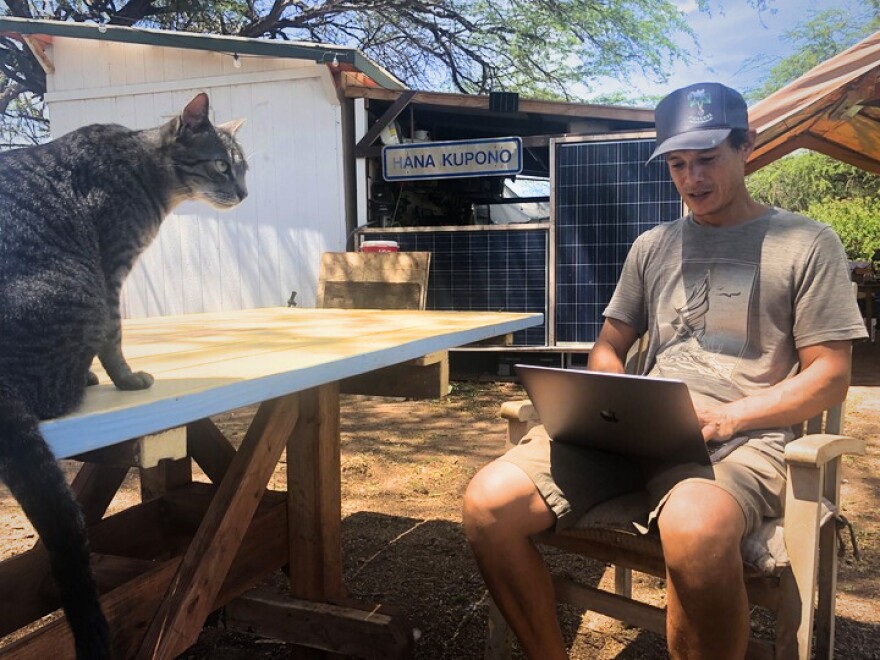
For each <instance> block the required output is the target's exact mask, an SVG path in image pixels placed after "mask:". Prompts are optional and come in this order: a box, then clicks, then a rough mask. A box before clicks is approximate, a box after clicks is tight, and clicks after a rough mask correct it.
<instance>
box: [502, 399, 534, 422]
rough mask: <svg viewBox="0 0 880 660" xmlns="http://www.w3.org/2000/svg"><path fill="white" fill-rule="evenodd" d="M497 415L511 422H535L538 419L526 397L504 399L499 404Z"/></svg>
mask: <svg viewBox="0 0 880 660" xmlns="http://www.w3.org/2000/svg"><path fill="white" fill-rule="evenodd" d="M499 415H501V417H503V418H504V419H506V420H509V421H513V422H537V421H539V420H540V418H539V417H538V412H537V411H536V410H535V406H533V405H532V402H531V401H529V400H528V399H522V400H521V401H505V402H504V403H502V404H501V411H500V412H499Z"/></svg>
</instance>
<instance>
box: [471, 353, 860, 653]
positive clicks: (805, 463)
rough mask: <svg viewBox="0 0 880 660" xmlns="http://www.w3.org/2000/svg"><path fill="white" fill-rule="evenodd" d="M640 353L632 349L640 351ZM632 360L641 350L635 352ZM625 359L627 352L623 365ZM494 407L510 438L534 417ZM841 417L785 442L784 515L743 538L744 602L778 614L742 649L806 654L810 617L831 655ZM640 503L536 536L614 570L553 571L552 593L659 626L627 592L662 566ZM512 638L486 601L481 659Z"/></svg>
mask: <svg viewBox="0 0 880 660" xmlns="http://www.w3.org/2000/svg"><path fill="white" fill-rule="evenodd" d="M643 354H644V351H640V352H639V356H641V355H643ZM638 361H640V357H637V358H636V359H635V362H638ZM632 363H633V360H629V361H628V366H629V365H630V364H632ZM501 416H502V417H503V418H504V419H506V420H507V421H508V435H507V443H508V446H512V445H514V444H516V443H518V442H519V440H520V439H521V438H522V436H523V435H524V434H525V433H526V432H527V431H528V430H529V429H530V428H532V427H533V426H535V425H536V424H538V423H540V422H539V419H538V416H537V414H536V412H535V409H534V407H533V406H532V405H531V403H530V402H529V401H528V400H525V401H509V402H506V403H504V404H503V405H502V407H501ZM842 424H843V404H841V405H839V406H836V407H834V408H833V409H830V410H828V411H826V412H825V413H823V414H822V415H819V416H817V417H815V418H813V419H810V420H809V421H807V422H806V423H805V424H804V425H803V429H802V431H801V434H800V437H799V438H798V439H796V440H794V441H792V442H790V443H789V444H788V445H787V446H786V448H785V462H786V465H787V472H788V486H787V491H786V499H785V517H784V519H772V520H771V519H767V520H765V521H764V524H763V525H762V527H761V528H760V529H759V530H757V531H756V532H755V533H754V534H752V535H750V536H749V537H747V538H746V539H744V540H743V544H742V550H743V558H744V561H745V563H746V566H745V575H746V588H747V590H748V595H749V601H750V602H751V603H752V604H754V605H759V606H762V607H766V608H768V609H770V610H773V611H774V612H775V615H776V634H775V640H774V642H772V643H771V642H767V641H766V640H756V639H754V638H753V639H750V640H749V648H748V657H749V658H776V659H778V660H781V659H783V658H786V659H787V658H799V659H802V660H806V659H807V658H809V657H810V647H811V641H812V633H813V620H814V616H815V621H816V630H815V633H816V656H815V657H817V658H831V657H832V656H833V654H834V605H835V595H836V588H837V549H836V547H835V546H836V543H835V541H836V527H837V524H842V522H844V521H845V520H844V519H843V518H842V516H840V515H839V514H838V513H837V506H838V502H839V496H840V463H841V460H840V458H841V456H842V455H844V454H863V453H864V451H865V445H864V442H863V441H862V440H859V439H856V438H850V437H846V436H843V435H840V431H841V427H842ZM647 510H648V502H647V495H646V494H644V493H635V494H631V495H626V496H623V497H619V498H616V499H613V500H610V501H609V502H606V503H603V504H601V505H599V506H598V507H596V508H595V509H593V510H592V511H590V512H589V513H588V514H587V515H585V516H584V517H583V518H582V519H581V520H580V521H578V523H577V524H576V525H575V526H574V527H573V528H571V529H567V530H564V531H561V532H544V533H542V534H540V535H538V536H536V537H535V541H536V542H537V543H538V544H539V545H542V544H543V545H549V546H554V547H557V548H560V549H562V550H565V551H567V552H572V553H576V554H579V555H583V556H586V557H589V558H592V559H595V560H596V561H599V562H604V563H606V564H608V565H609V567H612V568H613V570H614V592H613V593H612V592H610V591H606V590H603V589H599V588H596V587H592V586H587V585H585V584H580V583H578V582H577V581H575V580H572V579H568V578H563V577H559V576H554V578H553V583H554V587H555V590H556V598H557V600H558V601H560V602H564V603H569V604H571V605H575V606H577V607H581V608H583V609H585V610H593V611H595V612H599V613H601V614H605V615H606V616H610V617H613V618H615V619H618V620H621V621H624V622H626V623H628V624H630V625H633V626H636V627H639V628H645V629H647V630H651V631H653V632H656V633H659V634H661V635H662V634H665V626H666V613H665V611H664V610H663V609H661V608H658V607H655V606H653V605H649V604H647V603H642V602H639V601H637V600H635V599H633V598H632V571H633V570H636V571H641V572H643V573H648V574H651V575H655V576H658V577H665V575H666V572H665V565H664V562H663V548H662V547H661V544H660V539H659V536H658V535H657V534H656V533H653V534H649V535H647V536H645V535H640V534H638V533H637V532H636V531H635V530H634V529H633V526H632V524H631V523H630V521H632V520H637V519H639V516H640V515H641V517H644V513H645V512H647ZM836 523H837V524H836ZM817 592H818V606H817V607H816V608H815V612H814V603H815V602H816V595H817ZM512 640H513V635H512V632H511V630H510V628H509V627H508V626H507V623H506V621H505V620H504V618H503V617H502V616H501V613H500V611H499V610H498V608H497V607H496V606H495V603H494V602H490V606H489V634H488V639H487V643H486V652H485V657H486V658H487V660H488V659H500V658H507V657H509V655H510V650H511V643H512Z"/></svg>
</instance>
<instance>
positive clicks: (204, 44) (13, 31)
mask: <svg viewBox="0 0 880 660" xmlns="http://www.w3.org/2000/svg"><path fill="white" fill-rule="evenodd" d="M0 35H6V36H11V37H15V38H20V39H22V40H23V41H26V42H28V45H29V46H30V47H31V49H34V48H38V49H39V48H40V47H41V45H45V44H48V43H51V41H52V38H53V37H66V38H71V39H94V40H98V41H118V42H123V43H134V44H143V45H147V46H165V47H167V48H184V49H190V50H208V51H214V52H221V53H228V54H230V55H235V54H238V55H259V56H263V57H281V58H292V59H300V60H312V61H314V62H317V63H319V64H322V63H323V64H328V65H329V64H331V63H332V62H334V60H335V62H336V63H337V65H338V67H339V68H340V69H341V70H347V71H358V72H360V73H362V74H364V75H365V76H366V77H367V78H368V79H369V80H370V81H371V82H372V83H373V84H376V85H378V86H380V87H385V88H388V89H405V87H406V85H404V84H403V83H402V82H400V81H399V80H398V79H397V78H395V77H394V76H393V75H391V74H390V73H389V72H388V71H386V70H385V69H383V68H382V67H381V66H379V65H378V64H376V63H375V62H373V61H372V60H370V59H368V58H367V57H366V56H365V55H364V54H363V53H361V52H360V51H359V50H358V49H357V48H354V47H351V46H335V45H330V44H316V43H310V42H304V41H281V40H271V39H247V38H244V37H233V36H226V35H214V34H197V33H193V32H173V31H170V30H148V29H143V28H131V27H123V26H119V25H96V24H94V23H72V22H65V21H47V20H37V19H28V18H13V17H8V16H4V17H0ZM35 54H36V55H37V57H38V58H39V57H40V54H39V53H35Z"/></svg>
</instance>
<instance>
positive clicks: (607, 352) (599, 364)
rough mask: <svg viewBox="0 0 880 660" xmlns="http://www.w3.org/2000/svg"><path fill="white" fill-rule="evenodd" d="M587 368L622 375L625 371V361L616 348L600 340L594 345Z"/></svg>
mask: <svg viewBox="0 0 880 660" xmlns="http://www.w3.org/2000/svg"><path fill="white" fill-rule="evenodd" d="M587 368H588V369H590V370H592V371H605V372H608V373H615V374H622V373H623V372H624V371H625V366H624V364H623V360H622V359H621V357H620V356H619V355H618V354H617V351H615V350H614V347H613V346H612V345H611V344H609V343H608V342H605V341H602V339H601V338H600V339H599V340H598V341H596V343H595V344H594V345H593V348H592V350H591V351H590V357H589V359H588V360H587Z"/></svg>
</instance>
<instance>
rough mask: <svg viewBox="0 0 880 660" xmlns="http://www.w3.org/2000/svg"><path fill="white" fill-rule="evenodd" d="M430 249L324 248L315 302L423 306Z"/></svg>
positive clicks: (331, 305)
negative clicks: (375, 250)
mask: <svg viewBox="0 0 880 660" xmlns="http://www.w3.org/2000/svg"><path fill="white" fill-rule="evenodd" d="M430 266H431V253H430V252H325V253H323V254H322V255H321V269H320V272H319V275H318V296H317V304H318V306H319V307H322V308H335V309H425V303H426V302H427V299H428V298H427V296H428V274H429V270H430Z"/></svg>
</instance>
